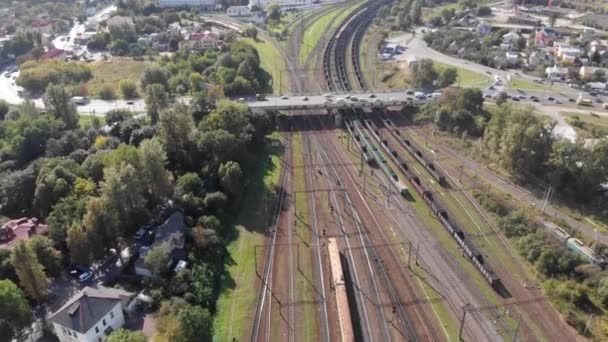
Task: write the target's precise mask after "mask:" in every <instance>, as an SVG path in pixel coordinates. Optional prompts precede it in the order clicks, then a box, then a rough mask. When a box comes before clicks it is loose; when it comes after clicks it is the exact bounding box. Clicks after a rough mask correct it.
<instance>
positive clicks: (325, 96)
mask: <svg viewBox="0 0 608 342" xmlns="http://www.w3.org/2000/svg"><path fill="white" fill-rule="evenodd" d="M323 97H324V98H326V99H327V98H330V97H334V96H333V95H332V94H323Z"/></svg>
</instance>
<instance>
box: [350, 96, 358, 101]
mask: <svg viewBox="0 0 608 342" xmlns="http://www.w3.org/2000/svg"><path fill="white" fill-rule="evenodd" d="M350 100H351V101H353V102H357V101H359V98H357V97H356V96H351V97H350Z"/></svg>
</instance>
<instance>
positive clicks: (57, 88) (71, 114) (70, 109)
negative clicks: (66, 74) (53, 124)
mask: <svg viewBox="0 0 608 342" xmlns="http://www.w3.org/2000/svg"><path fill="white" fill-rule="evenodd" d="M43 100H44V106H45V108H46V110H47V111H48V112H49V113H51V114H52V115H53V116H54V117H56V118H58V119H61V120H62V121H63V122H64V123H65V126H66V127H67V128H76V127H78V114H77V113H76V107H75V106H74V104H73V103H72V99H71V98H70V94H68V92H67V91H66V89H65V87H64V86H62V85H60V84H49V85H48V87H47V88H46V92H45V93H44V98H43Z"/></svg>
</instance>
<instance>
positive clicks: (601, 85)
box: [585, 82, 607, 93]
mask: <svg viewBox="0 0 608 342" xmlns="http://www.w3.org/2000/svg"><path fill="white" fill-rule="evenodd" d="M585 89H587V90H591V91H596V92H599V93H604V92H606V90H607V87H606V83H605V82H588V83H586V84H585Z"/></svg>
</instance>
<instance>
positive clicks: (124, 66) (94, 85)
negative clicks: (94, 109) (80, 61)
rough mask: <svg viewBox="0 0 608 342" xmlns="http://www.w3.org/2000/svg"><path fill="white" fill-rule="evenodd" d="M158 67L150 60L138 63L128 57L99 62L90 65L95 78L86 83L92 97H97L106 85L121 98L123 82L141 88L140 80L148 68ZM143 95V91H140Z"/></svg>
mask: <svg viewBox="0 0 608 342" xmlns="http://www.w3.org/2000/svg"><path fill="white" fill-rule="evenodd" d="M154 65H156V62H152V61H149V60H145V61H136V60H133V59H131V58H126V57H124V58H123V57H116V58H111V59H109V60H107V61H97V62H92V63H90V64H89V67H90V68H91V70H92V73H93V78H92V79H91V80H90V81H89V82H87V83H86V86H87V89H88V91H89V94H90V96H93V97H95V96H97V94H98V93H99V90H100V89H101V88H102V87H103V86H104V85H109V86H110V87H112V88H113V89H114V92H115V93H116V96H117V97H119V96H120V94H119V89H118V85H119V83H120V81H122V80H131V81H133V82H135V83H136V84H137V85H138V87H139V80H140V79H141V77H142V75H143V74H144V70H146V68H148V67H151V66H154ZM138 91H139V93H140V94H141V93H142V91H141V89H138Z"/></svg>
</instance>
